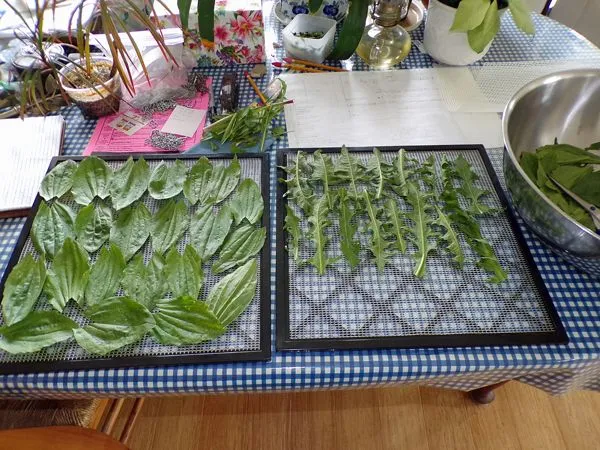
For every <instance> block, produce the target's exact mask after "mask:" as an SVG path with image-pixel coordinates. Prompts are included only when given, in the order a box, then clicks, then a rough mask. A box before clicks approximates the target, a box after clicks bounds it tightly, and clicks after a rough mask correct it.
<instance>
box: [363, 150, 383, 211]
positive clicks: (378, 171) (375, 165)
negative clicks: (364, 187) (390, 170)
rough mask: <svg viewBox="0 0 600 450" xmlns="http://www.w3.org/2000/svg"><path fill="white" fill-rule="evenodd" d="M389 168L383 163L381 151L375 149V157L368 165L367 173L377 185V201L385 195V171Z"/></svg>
mask: <svg viewBox="0 0 600 450" xmlns="http://www.w3.org/2000/svg"><path fill="white" fill-rule="evenodd" d="M387 166H388V165H387V164H385V163H384V162H383V158H382V157H381V152H380V151H379V149H376V148H374V149H373V156H371V158H370V159H369V162H368V163H367V171H368V172H369V174H370V175H371V176H372V177H373V182H374V184H375V200H379V199H380V198H381V196H382V195H383V185H384V183H385V174H384V171H385V170H386V168H387Z"/></svg>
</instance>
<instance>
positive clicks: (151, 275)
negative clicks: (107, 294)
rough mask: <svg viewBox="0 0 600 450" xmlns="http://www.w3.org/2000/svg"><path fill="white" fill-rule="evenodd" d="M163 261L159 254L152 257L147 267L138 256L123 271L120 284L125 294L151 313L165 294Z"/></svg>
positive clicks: (165, 284)
mask: <svg viewBox="0 0 600 450" xmlns="http://www.w3.org/2000/svg"><path fill="white" fill-rule="evenodd" d="M165 272H166V268H165V261H164V259H163V257H162V256H161V255H160V254H159V253H155V254H154V255H152V259H150V262H149V263H148V265H147V266H146V265H144V258H143V257H142V255H140V254H138V255H135V257H134V258H133V259H132V260H131V262H130V263H129V264H127V266H126V267H125V270H124V271H123V279H122V280H121V284H122V285H123V290H124V291H125V293H126V294H127V295H128V296H129V297H130V298H132V299H133V300H135V301H137V302H138V303H141V304H142V305H144V306H145V307H146V308H148V310H150V311H152V309H153V308H154V304H155V303H156V301H157V300H159V299H161V298H162V297H163V296H164V295H165V293H166V292H167V283H166V279H165V277H166V273H165Z"/></svg>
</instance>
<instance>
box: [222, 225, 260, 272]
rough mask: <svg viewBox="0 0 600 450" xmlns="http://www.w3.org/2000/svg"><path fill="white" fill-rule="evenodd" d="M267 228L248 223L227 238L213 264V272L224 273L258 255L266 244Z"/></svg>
mask: <svg viewBox="0 0 600 450" xmlns="http://www.w3.org/2000/svg"><path fill="white" fill-rule="evenodd" d="M266 237H267V230H266V228H265V227H262V228H255V227H254V226H252V225H250V224H248V223H246V224H244V225H242V226H241V227H239V228H237V229H235V230H233V232H232V233H231V234H230V235H229V236H228V237H227V239H225V242H224V243H223V248H222V249H221V252H220V254H219V259H217V261H216V262H215V263H214V264H213V265H212V272H213V273H222V272H225V271H226V270H229V269H231V268H232V267H236V266H239V265H241V264H243V263H245V262H246V261H248V259H250V258H252V257H253V256H254V255H256V254H257V253H258V252H259V251H260V250H261V249H262V248H263V245H264V244H265V239H266Z"/></svg>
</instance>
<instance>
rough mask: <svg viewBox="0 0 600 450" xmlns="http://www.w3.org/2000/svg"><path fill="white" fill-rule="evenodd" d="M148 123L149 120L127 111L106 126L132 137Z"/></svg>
mask: <svg viewBox="0 0 600 450" xmlns="http://www.w3.org/2000/svg"><path fill="white" fill-rule="evenodd" d="M149 123H150V119H147V118H145V117H144V116H142V115H140V114H136V113H134V112H132V111H127V112H125V113H123V114H121V115H120V116H118V117H117V118H116V119H115V120H113V121H112V122H110V123H109V124H108V126H109V127H111V128H114V129H115V130H119V131H120V132H121V133H125V134H126V135H127V136H131V135H134V134H135V133H137V132H138V131H140V130H141V129H142V128H144V127H145V126H146V125H148V124H149Z"/></svg>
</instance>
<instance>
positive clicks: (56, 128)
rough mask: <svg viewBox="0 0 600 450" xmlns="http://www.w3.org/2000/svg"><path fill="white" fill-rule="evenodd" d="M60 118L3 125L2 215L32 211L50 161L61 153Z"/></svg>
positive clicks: (0, 153)
mask: <svg viewBox="0 0 600 450" xmlns="http://www.w3.org/2000/svg"><path fill="white" fill-rule="evenodd" d="M63 127H64V120H63V118H62V117H60V116H51V117H34V118H27V119H25V120H24V121H22V120H21V119H5V120H1V121H0V135H1V136H2V146H0V211H14V210H17V209H25V208H30V207H31V205H32V204H33V201H34V200H35V196H36V194H37V192H38V189H39V186H40V183H41V182H42V179H43V178H44V175H45V173H46V171H47V170H48V166H49V164H50V160H51V159H52V157H53V156H57V155H58V154H59V152H60V146H61V139H62V130H63Z"/></svg>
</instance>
